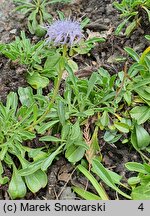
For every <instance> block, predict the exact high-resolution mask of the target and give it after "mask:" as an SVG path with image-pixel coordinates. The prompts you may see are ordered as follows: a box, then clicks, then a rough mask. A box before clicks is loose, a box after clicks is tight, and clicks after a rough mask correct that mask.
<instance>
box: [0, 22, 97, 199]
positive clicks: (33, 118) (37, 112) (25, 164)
mask: <svg viewBox="0 0 150 216" xmlns="http://www.w3.org/2000/svg"><path fill="white" fill-rule="evenodd" d="M52 32H54V34H52ZM50 35H53V37H50ZM47 36H48V38H47V42H46V45H45V42H44V41H40V42H39V43H37V44H36V45H32V44H31V42H30V40H29V39H27V38H26V36H25V33H24V32H21V38H19V37H17V38H16V40H15V41H14V42H12V43H11V44H6V45H4V44H2V45H1V47H0V49H1V52H2V53H3V54H4V55H5V56H7V57H9V58H10V59H11V60H15V61H16V60H17V61H18V63H19V64H22V65H26V66H27V69H28V73H29V75H30V78H32V75H33V74H35V72H34V73H33V74H32V71H31V70H33V69H34V70H35V69H36V70H38V69H39V68H40V64H41V60H42V59H43V58H44V57H45V46H47V48H46V50H47V52H48V53H49V49H51V47H54V48H52V49H55V50H58V51H57V70H56V71H57V73H58V76H57V78H56V80H55V85H54V90H53V92H52V93H50V95H49V96H48V97H44V96H43V95H42V90H41V87H42V86H40V87H39V86H38V87H37V89H38V90H37V94H36V95H33V93H32V90H31V89H30V88H25V89H23V88H19V90H18V94H19V101H20V102H21V106H19V104H18V96H17V94H16V93H10V94H9V95H8V97H7V102H6V105H5V106H4V105H3V104H2V103H1V109H0V118H1V121H0V124H1V127H0V128H1V130H0V139H1V140H0V142H1V144H0V150H1V151H0V159H1V162H2V163H1V164H0V171H1V172H0V175H1V177H0V180H1V184H6V183H7V182H8V181H10V183H9V189H8V192H9V194H10V197H11V198H12V199H15V198H22V197H24V196H25V194H26V191H27V188H28V189H29V190H31V191H32V192H33V193H35V192H37V191H38V190H39V189H41V188H43V187H45V186H46V184H47V176H46V173H45V171H46V170H47V168H48V167H49V166H50V164H51V163H52V161H53V159H54V158H55V157H56V156H57V154H59V153H60V152H61V151H62V149H63V147H64V145H66V151H67V149H69V150H68V152H67V153H66V154H67V155H68V158H69V155H70V153H71V152H70V144H72V145H74V148H73V147H72V149H74V150H76V145H77V147H78V151H77V152H76V155H77V156H78V157H77V158H76V160H75V161H78V160H80V159H81V157H83V155H84V153H85V150H86V149H88V147H87V145H86V143H85V142H84V141H83V138H82V133H81V131H80V127H79V122H78V121H77V122H76V124H74V125H73V124H71V122H70V123H69V122H68V123H67V124H65V125H64V123H65V121H66V120H63V119H62V118H61V116H62V113H61V111H62V110H60V111H57V109H56V108H57V107H55V106H59V108H58V110H59V109H61V108H62V107H63V103H62V102H61V100H60V101H59V100H58V101H57V102H56V97H58V95H57V94H58V91H59V86H60V82H61V79H62V74H63V72H64V70H65V69H68V72H69V73H70V74H69V75H70V76H72V78H71V80H73V79H74V75H73V71H72V63H71V65H70V64H69V60H70V59H69V58H70V57H69V52H70V50H71V49H73V48H74V47H77V45H78V44H79V42H80V40H81V39H82V38H83V34H82V29H81V27H80V24H79V23H78V22H75V21H71V20H63V21H56V22H55V23H54V24H53V25H52V26H49V27H47ZM94 41H95V40H94ZM92 43H93V42H89V44H91V45H92ZM91 45H90V47H92V46H91ZM56 46H57V47H56ZM87 47H88V45H87ZM46 55H47V54H46ZM46 57H47V59H48V57H50V56H46ZM70 61H71V60H70ZM45 64H47V63H45ZM36 75H37V74H36ZM30 78H28V79H30ZM40 81H41V80H40ZM49 98H50V99H49ZM58 122H60V123H61V124H62V125H63V128H62V137H61V138H57V137H55V136H53V135H52V134H51V136H50V135H46V131H47V129H50V128H51V127H52V126H54V125H55V124H56V123H58ZM69 128H70V129H69ZM76 130H78V132H79V133H78V134H77V135H78V137H76V136H75V137H74V138H73V136H71V139H72V142H69V140H68V144H67V143H66V142H67V139H68V138H67V137H69V136H70V135H71V134H74V133H75V131H76ZM66 131H67V133H66ZM68 132H69V134H68ZM36 133H38V134H40V136H41V138H40V141H42V142H52V143H53V142H54V143H56V145H55V146H54V148H52V149H51V148H48V145H46V146H45V147H41V148H36V149H32V148H29V147H26V146H24V145H22V143H23V142H24V141H26V140H33V139H34V138H35V137H36V135H35V134H36ZM42 135H45V136H42ZM74 135H75V134H74ZM77 140H78V141H79V143H78V142H77ZM57 143H61V145H60V146H58V144H57ZM52 151H53V152H52ZM78 153H79V154H78ZM26 156H27V158H28V159H26ZM14 158H17V161H18V162H19V165H18V164H16V163H15V160H14ZM71 158H72V157H71V156H70V159H69V160H70V161H74V159H71ZM31 161H32V162H31ZM75 161H74V162H75ZM18 162H17V163H18ZM4 163H5V164H6V165H7V166H8V167H9V168H11V169H12V170H13V174H12V177H11V179H10V180H9V179H8V178H7V177H2V175H4V176H5V173H3V172H4V170H3V164H4Z"/></svg>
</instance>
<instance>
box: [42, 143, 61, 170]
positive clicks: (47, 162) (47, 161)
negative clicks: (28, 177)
mask: <svg viewBox="0 0 150 216" xmlns="http://www.w3.org/2000/svg"><path fill="white" fill-rule="evenodd" d="M64 145H65V144H64V143H63V144H62V145H61V146H59V147H58V148H57V150H56V151H54V152H53V153H52V154H50V155H49V157H48V158H46V159H45V160H44V161H43V163H42V165H41V170H43V171H46V170H47V168H48V167H49V166H50V165H51V164H52V162H53V160H54V159H55V158H56V156H57V155H58V154H59V153H60V152H61V151H62V147H63V146H64Z"/></svg>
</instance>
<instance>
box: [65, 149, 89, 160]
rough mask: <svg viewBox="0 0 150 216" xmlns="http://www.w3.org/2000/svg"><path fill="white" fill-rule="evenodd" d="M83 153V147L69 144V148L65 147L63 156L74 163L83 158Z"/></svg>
mask: <svg viewBox="0 0 150 216" xmlns="http://www.w3.org/2000/svg"><path fill="white" fill-rule="evenodd" d="M84 154H85V148H84V147H82V146H75V145H71V146H70V147H69V148H67V150H66V153H65V157H66V158H67V159H68V161H69V162H71V163H76V162H77V161H79V160H81V159H82V158H83V156H84Z"/></svg>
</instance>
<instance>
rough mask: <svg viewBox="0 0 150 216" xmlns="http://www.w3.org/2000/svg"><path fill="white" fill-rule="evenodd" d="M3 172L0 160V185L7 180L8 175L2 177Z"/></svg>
mask: <svg viewBox="0 0 150 216" xmlns="http://www.w3.org/2000/svg"><path fill="white" fill-rule="evenodd" d="M2 174H3V166H2V163H1V161H0V185H4V184H6V183H7V182H8V181H9V178H8V177H2Z"/></svg>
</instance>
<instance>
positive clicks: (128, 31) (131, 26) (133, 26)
mask: <svg viewBox="0 0 150 216" xmlns="http://www.w3.org/2000/svg"><path fill="white" fill-rule="evenodd" d="M136 27H137V20H134V21H133V22H131V23H130V24H129V25H128V27H127V28H126V31H125V35H126V36H130V34H131V33H132V32H133V31H134V29H136Z"/></svg>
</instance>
